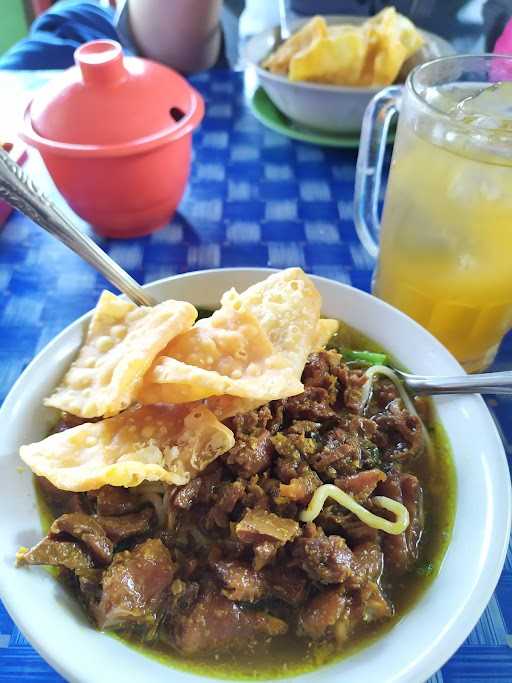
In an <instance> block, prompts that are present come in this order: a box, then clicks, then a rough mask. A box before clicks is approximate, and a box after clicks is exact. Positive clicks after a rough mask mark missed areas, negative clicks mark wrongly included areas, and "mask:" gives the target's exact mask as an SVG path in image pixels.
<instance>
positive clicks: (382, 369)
mask: <svg viewBox="0 0 512 683" xmlns="http://www.w3.org/2000/svg"><path fill="white" fill-rule="evenodd" d="M364 374H365V375H366V377H367V378H368V381H367V382H366V384H365V385H364V388H363V394H362V397H361V405H362V406H363V410H364V408H365V407H366V405H367V403H368V401H369V399H370V394H371V390H372V384H373V378H374V377H375V375H384V376H385V377H387V378H388V379H390V380H391V381H392V382H393V384H394V385H395V387H396V388H397V389H398V393H399V394H400V398H401V399H402V402H403V404H404V406H405V408H406V410H407V412H409V413H410V414H411V415H414V416H415V417H417V418H418V420H419V421H420V424H421V429H422V431H423V438H424V439H425V444H426V446H427V451H428V453H429V455H430V454H431V453H432V442H431V440H430V435H429V433H428V430H427V428H426V427H425V425H424V424H423V420H422V419H421V417H420V416H419V415H418V412H417V410H416V408H415V407H414V403H413V402H412V401H411V399H410V398H409V395H408V393H407V392H406V390H405V389H404V387H403V385H402V382H401V381H400V380H399V378H398V375H397V374H396V373H395V372H393V370H392V369H391V368H388V367H387V366H386V365H372V366H371V367H370V368H368V370H367V371H366V372H365V373H364Z"/></svg>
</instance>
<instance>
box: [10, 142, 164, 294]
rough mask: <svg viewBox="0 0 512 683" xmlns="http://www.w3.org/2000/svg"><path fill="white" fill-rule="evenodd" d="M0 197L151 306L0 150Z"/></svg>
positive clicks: (136, 286)
mask: <svg viewBox="0 0 512 683" xmlns="http://www.w3.org/2000/svg"><path fill="white" fill-rule="evenodd" d="M0 198H2V199H5V201H6V202H8V203H9V204H10V205H11V206H12V207H14V208H15V209H18V211H21V213H23V214H25V216H28V217H29V218H31V219H32V220H33V221H34V222H35V223H37V224H38V225H39V226H40V227H41V228H44V229H45V230H47V231H48V232H49V233H50V234H51V235H53V236H54V237H56V238H57V239H58V240H60V241H61V242H63V243H64V244H65V245H66V246H67V247H69V248H70V249H72V250H73V251H74V252H75V253H77V254H78V255H79V256H81V257H82V258H83V259H84V260H85V261H87V262H88V263H89V264H90V265H91V266H92V267H93V268H95V269H96V270H98V271H99V272H100V273H101V274H102V275H103V276H104V277H105V278H106V279H107V280H108V281H109V282H111V283H112V284H113V285H114V286H115V287H117V289H119V290H120V291H121V292H123V293H124V294H126V296H127V297H128V298H129V299H131V300H132V301H133V302H134V303H135V304H137V305H142V306H153V305H154V303H155V302H154V300H153V299H152V298H151V297H150V296H148V295H147V294H146V293H145V292H144V290H143V289H142V287H141V286H140V285H139V283H138V282H136V281H135V280H134V279H133V278H132V277H131V276H130V275H128V273H126V272H125V271H124V270H123V269H122V268H121V267H120V266H118V265H117V263H116V262H115V261H113V260H112V259H111V258H110V256H108V255H107V254H106V253H105V252H104V251H103V249H101V248H100V247H99V246H98V245H97V244H96V243H95V242H93V240H92V239H91V238H90V237H88V236H87V235H85V234H84V233H83V232H82V231H81V230H79V229H78V228H76V227H75V226H74V225H73V224H72V223H71V221H70V220H69V219H68V218H67V217H66V216H65V215H64V214H63V213H62V212H61V211H60V209H59V208H58V207H57V206H55V204H54V203H53V202H52V201H51V200H50V199H48V197H47V196H46V195H45V194H43V192H41V190H39V189H38V188H37V187H36V185H35V183H34V181H33V180H32V178H31V177H30V176H29V175H28V174H27V173H25V171H24V170H23V169H22V168H21V166H19V165H18V164H17V163H16V162H15V161H13V160H12V159H11V157H10V156H9V155H8V154H7V153H6V152H5V151H4V150H3V149H2V148H1V147H0Z"/></svg>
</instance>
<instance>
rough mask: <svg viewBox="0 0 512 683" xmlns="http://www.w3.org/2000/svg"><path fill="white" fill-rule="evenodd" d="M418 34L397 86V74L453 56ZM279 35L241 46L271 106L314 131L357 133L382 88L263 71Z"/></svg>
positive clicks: (339, 20) (351, 19) (332, 19)
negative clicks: (418, 43) (422, 41)
mask: <svg viewBox="0 0 512 683" xmlns="http://www.w3.org/2000/svg"><path fill="white" fill-rule="evenodd" d="M325 20H326V21H327V23H328V24H329V25H336V24H355V25H358V24H362V23H363V21H364V20H365V17H356V16H351V15H333V16H326V17H325ZM307 21H308V19H300V20H297V21H295V22H294V23H293V26H292V32H294V31H296V30H298V29H299V28H300V27H301V26H302V25H303V24H305V23H306V22H307ZM421 34H422V35H423V37H424V38H425V45H424V47H422V48H420V49H419V50H418V51H417V52H416V53H415V54H414V55H412V57H411V58H410V59H408V60H407V62H405V64H404V65H403V67H402V70H401V72H400V74H399V78H398V79H397V81H398V82H400V83H402V82H403V80H404V78H401V77H400V75H406V74H407V73H409V71H410V70H411V69H412V68H413V67H414V66H416V65H417V64H421V63H423V62H426V61H428V60H430V59H435V58H437V57H444V56H446V55H451V54H454V50H453V48H452V46H451V45H450V44H449V43H447V42H446V40H444V39H443V38H440V37H439V36H436V35H434V34H433V33H429V32H428V31H421ZM278 35H279V30H278V28H277V27H275V28H273V29H266V30H265V31H262V32H261V33H258V34H257V35H255V36H253V37H252V38H251V39H250V40H249V41H248V43H247V45H246V46H245V47H244V58H245V59H246V61H247V62H248V63H249V64H251V65H252V67H253V68H254V69H255V70H256V73H257V75H258V81H259V83H260V85H261V87H262V88H263V89H264V90H265V92H266V93H267V95H268V96H269V98H270V99H271V100H272V102H273V103H274V105H275V106H276V107H277V108H278V109H279V110H280V111H281V112H282V113H283V114H285V115H286V116H287V117H288V118H289V119H291V120H292V121H295V122H297V123H299V124H300V125H301V126H305V127H306V128H310V129H312V130H314V131H317V132H318V131H322V132H324V133H341V134H344V135H347V134H351V135H354V134H355V133H359V131H360V130H361V122H362V120H363V114H364V110H365V109H366V106H367V105H368V102H369V101H370V100H371V98H372V97H373V96H374V95H375V94H376V93H377V92H378V91H379V90H381V87H348V86H342V85H326V84H322V83H308V82H295V81H290V80H289V79H288V78H286V77H285V76H279V75H278V74H273V73H271V72H270V71H267V69H263V68H262V67H261V66H260V63H261V61H262V60H263V59H264V58H265V57H266V56H267V55H269V54H270V53H271V52H272V51H273V50H275V48H276V47H277V44H278V40H277V36H278Z"/></svg>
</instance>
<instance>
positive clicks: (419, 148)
mask: <svg viewBox="0 0 512 683" xmlns="http://www.w3.org/2000/svg"><path fill="white" fill-rule="evenodd" d="M509 79H510V80H509ZM397 107H399V108H400V116H399V122H398V128H397V134H396V141H395V146H394V150H393V157H392V162H391V169H390V174H389V180H388V185H387V189H386V195H385V200H384V209H383V215H382V225H381V229H380V253H379V259H378V266H377V269H376V272H375V275H374V282H373V291H374V293H375V294H376V295H377V296H379V297H381V298H382V299H385V300H386V301H388V302H389V303H391V304H393V305H394V306H396V307H397V308H399V309H401V310H403V311H404V312H405V313H407V314H408V315H410V316H411V317H412V318H414V319H416V320H417V321H418V322H419V323H421V324H422V325H423V326H424V327H426V328H427V329H428V330H430V332H432V333H433V334H434V335H435V336H436V337H437V338H438V339H439V340H440V341H442V342H443V343H444V344H445V346H446V347H447V348H448V349H449V350H450V351H451V352H452V353H453V354H454V355H455V357H456V358H457V359H458V360H459V361H460V362H461V364H462V365H463V366H464V367H465V369H466V370H467V371H468V372H476V371H478V370H482V369H484V368H486V367H487V366H488V365H489V364H490V363H491V362H492V360H493V359H494V356H495V354H496V351H497V348H498V346H499V343H500V341H501V339H502V337H503V335H504V334H505V333H506V332H507V331H508V330H509V329H510V327H511V324H512V57H496V56H494V55H492V56H491V55H487V56H461V57H447V58H443V59H439V60H435V61H433V62H429V63H428V64H424V65H422V66H420V67H417V68H416V69H415V70H414V71H413V72H412V73H411V74H410V76H409V78H408V80H407V83H406V85H405V86H404V88H403V90H400V91H399V90H398V89H397V88H396V87H392V88H390V89H388V90H386V91H383V92H382V93H380V94H379V95H377V97H376V99H375V100H374V101H373V102H372V103H371V104H370V105H369V109H368V111H367V114H366V117H365V126H364V127H363V133H362V143H361V149H360V157H359V159H358V179H357V181H356V184H357V189H356V222H357V224H358V226H357V227H358V231H359V234H360V236H361V238H362V240H363V243H365V245H366V246H367V248H368V249H369V250H370V251H373V253H375V252H376V249H377V247H376V245H375V243H374V242H373V240H372V234H371V232H370V231H371V230H372V229H375V227H376V225H377V219H376V217H377V204H376V201H377V199H376V196H377V195H376V193H377V192H378V177H379V174H380V166H381V164H382V147H381V146H379V145H378V141H379V138H380V136H382V135H383V134H384V133H386V132H387V130H385V129H387V125H388V124H389V120H390V119H391V117H392V115H393V113H394V111H395V109H396V108H397Z"/></svg>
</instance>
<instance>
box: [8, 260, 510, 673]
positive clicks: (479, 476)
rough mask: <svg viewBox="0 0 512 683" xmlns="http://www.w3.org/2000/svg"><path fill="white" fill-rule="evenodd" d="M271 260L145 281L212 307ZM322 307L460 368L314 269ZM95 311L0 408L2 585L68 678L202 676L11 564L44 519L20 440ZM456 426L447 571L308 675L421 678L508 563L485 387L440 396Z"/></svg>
mask: <svg viewBox="0 0 512 683" xmlns="http://www.w3.org/2000/svg"><path fill="white" fill-rule="evenodd" d="M267 274H268V271H267V270H265V269H225V270H212V271H204V272H196V273H189V274H186V275H180V276H177V277H173V278H168V279H165V280H160V281H159V282H155V283H153V284H151V285H149V286H148V287H147V290H148V291H149V292H150V293H151V294H153V295H154V296H155V297H156V298H158V299H164V298H168V297H171V298H175V299H187V300H190V301H192V302H193V303H195V304H197V305H206V306H213V305H215V304H217V302H218V300H219V297H220V294H221V293H222V292H224V291H225V290H226V289H227V288H229V287H231V286H234V287H237V288H238V289H243V288H245V287H247V286H248V285H250V284H252V283H254V282H256V281H258V280H260V279H262V278H263V277H265V276H266V275H267ZM313 279H314V281H315V283H316V285H317V286H318V288H319V290H320V292H321V294H322V296H323V301H324V306H323V312H324V314H326V315H328V316H330V317H335V318H339V319H342V320H344V321H346V322H347V323H348V324H349V325H352V326H354V327H355V328H357V329H358V330H360V331H361V332H363V333H364V334H366V335H368V336H370V337H372V338H373V339H374V340H375V341H377V342H378V343H379V344H381V345H382V346H383V347H385V348H386V349H388V350H389V351H390V352H391V353H393V354H394V355H395V356H396V357H397V358H399V359H400V360H401V361H402V362H403V363H404V364H405V365H406V366H407V367H409V368H410V369H411V371H413V372H418V373H424V374H425V373H431V372H432V373H433V372H437V373H439V374H450V373H459V372H461V368H460V366H459V365H458V363H457V362H456V361H455V360H454V358H453V357H452V356H451V355H450V354H449V353H448V351H446V349H445V348H444V347H443V346H441V344H440V343H439V342H437V341H436V340H435V339H434V338H433V337H432V336H431V335H430V334H429V333H428V332H426V331H425V330H424V329H423V328H422V327H420V326H419V325H417V324H416V323H415V322H413V321H412V320H411V319H410V318H408V317H407V316H405V315H403V314H402V313H399V312H398V311H397V310H395V309H393V308H391V307H390V306H388V305H387V304H386V303H383V302H382V301H380V300H378V299H376V298H373V297H372V296H370V295H368V294H365V293H364V292H361V291H359V290H356V289H353V288H351V287H348V286H346V285H342V284H338V283H336V282H333V281H330V280H325V279H322V278H313ZM88 317H89V316H88V315H86V316H84V317H82V318H80V319H79V320H77V321H76V322H75V323H73V324H72V325H70V326H69V327H68V328H66V329H65V330H64V331H63V332H62V333H61V334H60V335H59V336H58V337H56V338H55V339H54V340H53V341H52V342H51V343H50V344H48V346H47V347H46V348H45V349H44V350H43V351H42V352H41V353H40V354H39V355H38V356H37V357H36V358H35V359H34V360H33V361H32V363H31V364H30V365H29V366H28V367H27V369H26V370H25V372H24V373H23V374H22V376H21V377H20V378H19V380H18V381H17V383H16V384H15V386H14V387H13V389H12V390H11V392H10V394H9V396H8V397H7V399H6V401H5V403H4V405H3V407H2V409H1V411H0V419H1V424H2V425H3V434H2V448H1V452H0V481H1V482H2V495H1V496H0V539H1V544H0V595H1V597H2V600H3V601H4V603H5V605H6V607H7V609H8V611H9V613H10V614H11V616H12V617H13V619H14V620H15V622H16V623H17V624H18V626H19V627H20V629H21V630H22V631H23V633H24V634H25V636H26V637H27V638H28V640H29V641H30V642H31V643H32V645H33V646H34V647H35V648H36V649H37V650H38V651H39V652H40V653H41V655H42V656H43V657H44V658H45V659H46V660H47V661H48V662H49V663H50V664H51V665H52V666H54V667H55V668H56V669H57V671H59V672H60V673H61V674H62V675H63V676H64V677H65V678H66V679H67V680H69V681H81V682H83V683H91V681H94V683H102V682H103V681H104V682H105V683H111V681H112V676H113V672H115V675H114V679H115V680H120V681H121V680H127V681H130V683H139V682H141V683H142V682H143V681H144V682H145V683H147V681H152V683H160V682H161V683H164V682H165V683H167V682H168V681H169V680H172V681H173V683H198V682H200V681H201V680H202V679H201V678H200V677H198V676H195V675H193V674H191V673H185V672H182V671H178V670H171V671H170V670H169V668H168V667H166V666H164V665H162V664H159V663H158V662H157V661H154V660H152V659H148V658H146V657H144V656H143V655H141V654H138V653H137V652H135V651H133V650H131V649H129V648H128V647H126V646H125V645H123V644H122V643H121V642H118V641H116V640H113V639H112V638H109V637H107V636H106V635H104V634H101V633H99V632H97V631H95V630H94V629H93V628H92V627H91V626H90V625H89V624H88V622H87V621H86V619H85V617H84V615H83V614H82V612H81V610H80V608H79V607H78V605H77V604H75V602H74V601H73V599H72V598H70V597H69V596H68V595H67V594H66V593H65V592H64V591H63V590H62V588H61V587H60V586H59V585H58V584H57V583H56V582H55V580H54V579H53V577H52V576H50V575H49V573H48V572H45V571H44V570H43V569H41V568H31V569H15V567H14V559H15V553H16V550H17V549H18V547H19V546H20V545H27V546H30V545H32V544H33V543H35V542H36V541H37V540H39V538H40V536H41V525H40V520H39V516H38V513H37V509H36V504H35V499H34V491H33V485H32V477H31V474H30V472H28V471H23V472H20V471H19V470H18V469H17V468H18V467H19V465H20V461H19V460H18V457H17V451H18V448H19V446H20V445H21V444H23V443H27V442H30V441H35V440H38V439H41V438H43V437H44V436H45V435H46V433H47V430H48V427H49V426H50V424H51V422H52V420H54V413H53V412H52V411H51V410H50V409H47V408H43V407H42V405H41V403H42V399H43V397H44V396H46V395H48V394H49V392H50V391H51V389H52V388H53V387H54V385H55V383H56V382H57V381H58V379H59V378H60V376H61V375H62V373H63V371H64V369H65V368H66V367H67V365H68V363H69V361H70V359H71V358H72V356H73V354H74V353H75V352H76V350H77V348H78V346H79V344H80V342H81V337H82V333H83V330H84V326H85V323H86V322H87V320H88ZM436 405H437V409H438V413H439V417H440V419H441V421H442V423H443V425H444V427H445V429H446V431H447V433H448V435H449V438H450V441H451V444H452V447H453V451H454V457H455V464H456V469H457V477H458V494H457V513H456V519H455V527H454V533H453V539H452V542H451V544H450V546H449V549H448V552H447V554H446V557H445V560H444V563H443V565H442V568H441V571H440V574H439V576H438V577H437V578H436V579H435V581H434V582H433V584H432V586H431V587H430V588H429V589H428V590H427V592H426V593H425V595H424V596H423V597H422V598H421V599H420V601H419V603H418V604H417V605H416V606H415V607H414V608H413V609H412V610H411V612H409V613H408V614H407V615H406V616H405V617H404V618H403V619H402V620H401V621H400V623H398V624H397V625H396V626H395V627H394V628H393V629H392V630H391V631H390V632H389V633H387V634H386V635H385V636H383V637H382V638H381V639H380V640H379V641H377V642H376V643H374V644H373V645H371V646H370V647H368V648H366V649H365V650H363V651H362V652H360V653H358V654H356V655H354V656H352V657H350V658H348V659H346V660H344V661H341V662H338V663H335V664H332V665H329V666H326V667H324V668H322V669H319V670H317V671H316V672H313V673H309V674H305V675H303V676H301V681H303V682H304V683H309V682H310V681H311V682H312V683H327V682H329V683H330V682H332V683H334V682H335V681H336V682H337V683H339V682H340V681H350V683H368V681H372V680H378V681H379V683H391V682H393V683H405V682H411V683H412V682H414V683H420V682H422V681H424V680H425V679H426V678H428V677H429V676H430V675H431V674H432V673H433V672H434V671H436V670H437V669H438V668H439V667H440V666H441V665H442V664H443V662H445V661H446V659H447V658H448V657H449V656H450V655H451V654H452V653H453V652H454V651H455V649H456V648H457V647H458V646H459V645H460V643H461V642H462V641H463V640H464V639H465V637H466V636H467V635H468V634H469V632H470V631H471V629H472V628H473V626H474V625H475V623H476V621H477V620H478V618H479V616H480V614H481V613H482V611H483V609H484V608H485V606H486V604H487V602H488V600H489V599H490V597H491V595H492V592H493V590H494V587H495V585H496V582H497V580H498V577H499V574H500V572H501V569H502V566H503V562H504V558H505V552H506V548H507V544H508V537H509V531H510V480H509V473H508V468H507V463H506V458H505V453H504V451H503V446H502V444H501V441H500V438H499V436H498V433H497V431H496V427H495V426H494V423H493V420H492V418H491V416H490V414H489V412H488V410H487V408H486V406H485V404H484V402H483V401H482V399H481V398H479V397H476V396H465V397H448V398H443V399H442V400H441V399H440V400H437V401H436Z"/></svg>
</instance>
